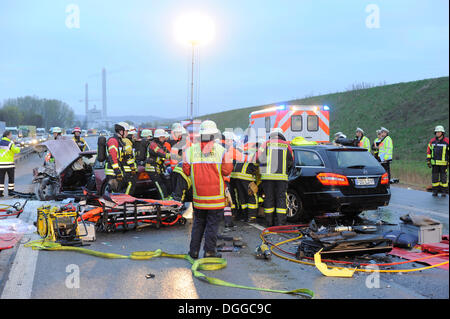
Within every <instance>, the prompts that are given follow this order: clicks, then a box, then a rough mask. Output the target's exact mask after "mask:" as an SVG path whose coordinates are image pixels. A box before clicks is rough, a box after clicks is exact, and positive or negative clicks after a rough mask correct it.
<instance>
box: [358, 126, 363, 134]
mask: <svg viewBox="0 0 450 319" xmlns="http://www.w3.org/2000/svg"><path fill="white" fill-rule="evenodd" d="M356 132H361V133H363V134H364V131H363V129H362V128H360V127H357V128H356Z"/></svg>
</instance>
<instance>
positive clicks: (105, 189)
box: [100, 181, 113, 196]
mask: <svg viewBox="0 0 450 319" xmlns="http://www.w3.org/2000/svg"><path fill="white" fill-rule="evenodd" d="M112 192H113V191H112V189H111V185H110V184H109V183H108V182H106V181H105V182H104V183H103V185H102V188H101V191H100V196H103V195H105V193H112Z"/></svg>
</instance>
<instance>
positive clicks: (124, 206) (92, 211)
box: [80, 192, 186, 232]
mask: <svg viewBox="0 0 450 319" xmlns="http://www.w3.org/2000/svg"><path fill="white" fill-rule="evenodd" d="M85 196H86V199H85V200H83V201H81V202H80V206H81V213H80V219H82V220H84V221H88V222H92V223H95V226H96V230H99V231H104V232H114V231H116V230H117V229H119V228H120V229H122V230H124V231H125V230H129V229H137V228H139V227H141V226H142V225H147V226H149V225H153V226H155V227H156V228H160V227H161V226H173V225H176V224H182V225H184V224H185V223H186V219H185V218H184V217H183V215H182V213H183V209H184V205H183V204H182V203H181V202H178V201H174V200H156V199H148V198H136V197H133V196H130V195H126V194H107V195H105V196H103V197H98V196H97V195H95V194H93V193H89V192H85Z"/></svg>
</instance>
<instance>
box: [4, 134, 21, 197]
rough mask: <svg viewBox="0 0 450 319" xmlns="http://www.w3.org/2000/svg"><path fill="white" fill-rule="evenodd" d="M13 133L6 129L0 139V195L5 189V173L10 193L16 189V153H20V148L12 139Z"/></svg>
mask: <svg viewBox="0 0 450 319" xmlns="http://www.w3.org/2000/svg"><path fill="white" fill-rule="evenodd" d="M11 138H12V133H11V131H8V130H6V131H5V132H3V138H2V139H1V140H0V197H3V191H4V190H5V175H6V174H8V194H9V195H10V193H11V192H13V191H14V170H15V164H14V154H17V153H20V148H19V147H17V146H16V145H15V144H14V142H13V141H11Z"/></svg>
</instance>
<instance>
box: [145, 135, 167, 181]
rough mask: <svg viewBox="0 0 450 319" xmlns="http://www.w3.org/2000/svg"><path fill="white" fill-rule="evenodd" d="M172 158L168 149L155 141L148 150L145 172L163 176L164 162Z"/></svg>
mask: <svg viewBox="0 0 450 319" xmlns="http://www.w3.org/2000/svg"><path fill="white" fill-rule="evenodd" d="M168 158H170V154H169V153H168V152H167V150H166V148H165V147H164V146H163V145H162V144H161V142H159V140H157V139H154V140H153V141H151V142H150V144H149V145H148V148H147V159H146V161H145V171H147V172H152V173H158V174H162V173H164V170H165V169H164V161H165V160H166V159H168Z"/></svg>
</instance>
